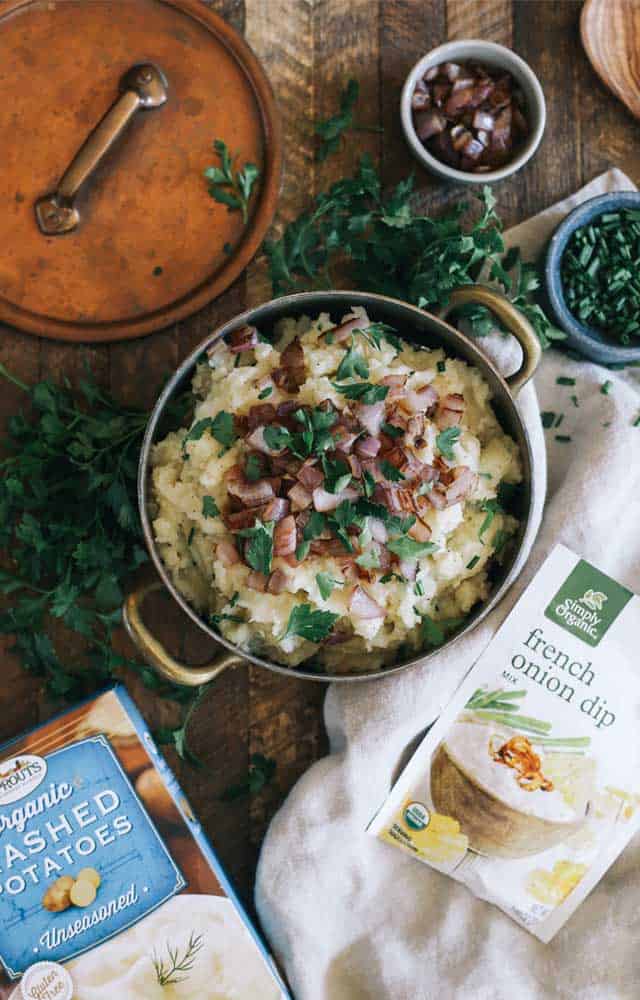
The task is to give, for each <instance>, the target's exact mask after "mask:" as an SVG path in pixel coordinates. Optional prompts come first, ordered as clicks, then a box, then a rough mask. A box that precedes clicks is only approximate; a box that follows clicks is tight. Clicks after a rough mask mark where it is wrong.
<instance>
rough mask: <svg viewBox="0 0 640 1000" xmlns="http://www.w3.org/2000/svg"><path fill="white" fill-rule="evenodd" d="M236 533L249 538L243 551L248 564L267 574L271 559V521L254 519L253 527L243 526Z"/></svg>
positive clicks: (269, 570) (269, 569)
mask: <svg viewBox="0 0 640 1000" xmlns="http://www.w3.org/2000/svg"><path fill="white" fill-rule="evenodd" d="M238 534H239V535H241V536H242V537H243V538H248V539H249V540H248V542H247V545H246V546H245V552H244V557H245V560H246V562H247V563H248V565H249V566H251V569H255V570H256V572H258V573H263V574H264V576H268V575H269V573H270V572H271V560H272V559H273V521H266V522H264V523H263V522H262V521H256V524H255V526H254V527H253V528H244V529H243V530H242V531H239V532H238Z"/></svg>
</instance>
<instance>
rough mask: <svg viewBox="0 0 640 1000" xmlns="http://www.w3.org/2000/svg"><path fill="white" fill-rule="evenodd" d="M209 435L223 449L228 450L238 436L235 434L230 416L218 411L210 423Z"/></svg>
mask: <svg viewBox="0 0 640 1000" xmlns="http://www.w3.org/2000/svg"><path fill="white" fill-rule="evenodd" d="M211 433H212V434H213V436H214V438H215V439H216V441H219V443H220V444H221V445H224V447H225V448H230V447H231V445H232V444H233V443H234V441H235V440H236V438H237V436H238V435H237V434H236V432H235V427H234V425H233V417H232V416H231V414H230V413H226V412H225V411H224V410H220V412H219V413H217V414H216V416H215V417H214V418H213V420H212V421H211Z"/></svg>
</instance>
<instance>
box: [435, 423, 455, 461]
mask: <svg viewBox="0 0 640 1000" xmlns="http://www.w3.org/2000/svg"><path fill="white" fill-rule="evenodd" d="M460 433H461V431H460V428H459V427H446V428H445V429H444V430H443V431H440V433H439V434H437V435H436V448H437V449H438V451H439V452H440V454H441V455H444V457H445V458H446V459H447V461H449V462H455V455H454V454H453V446H454V444H455V443H456V441H458V439H459V437H460Z"/></svg>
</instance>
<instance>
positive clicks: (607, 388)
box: [600, 379, 613, 396]
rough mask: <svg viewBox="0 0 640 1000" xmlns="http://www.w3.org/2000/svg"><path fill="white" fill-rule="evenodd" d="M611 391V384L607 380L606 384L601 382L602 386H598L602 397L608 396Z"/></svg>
mask: <svg viewBox="0 0 640 1000" xmlns="http://www.w3.org/2000/svg"><path fill="white" fill-rule="evenodd" d="M612 389H613V382H611V381H609V379H607V381H606V382H603V383H602V385H601V386H600V392H601V393H602V395H603V396H608V395H609V393H610V392H611V390H612Z"/></svg>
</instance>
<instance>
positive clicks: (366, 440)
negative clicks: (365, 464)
mask: <svg viewBox="0 0 640 1000" xmlns="http://www.w3.org/2000/svg"><path fill="white" fill-rule="evenodd" d="M355 450H356V454H357V455H359V456H360V458H375V457H376V455H377V454H378V452H379V451H380V439H379V438H377V437H371V435H370V434H369V435H367V436H365V437H362V438H359V440H358V441H356V448H355Z"/></svg>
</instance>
